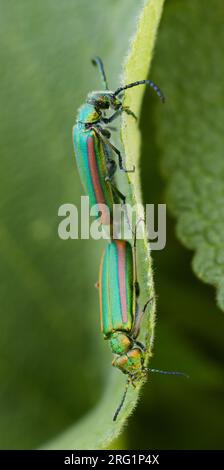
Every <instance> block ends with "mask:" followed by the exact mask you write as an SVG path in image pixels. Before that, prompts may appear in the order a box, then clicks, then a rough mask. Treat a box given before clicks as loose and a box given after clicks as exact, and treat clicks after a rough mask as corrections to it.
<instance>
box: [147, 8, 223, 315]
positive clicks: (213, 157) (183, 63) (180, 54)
mask: <svg viewBox="0 0 224 470" xmlns="http://www.w3.org/2000/svg"><path fill="white" fill-rule="evenodd" d="M202 18H203V21H202ZM223 19H224V9H223V2H222V1H221V0H211V1H210V2H202V1H201V0H195V1H194V2H188V1H186V0H181V1H179V0H174V1H172V2H170V3H169V4H168V5H167V9H166V15H165V17H164V21H163V24H162V27H161V33H160V36H159V41H158V49H157V54H156V58H155V64H154V69H153V71H154V73H155V74H156V75H159V77H160V81H161V83H162V86H163V87H164V89H165V94H166V98H167V101H166V106H165V108H166V109H165V112H164V111H163V110H162V112H161V109H160V107H159V106H157V110H156V113H155V121H156V123H157V124H156V141H157V147H158V152H159V153H160V154H161V156H162V164H161V168H162V173H163V175H164V178H165V179H166V181H167V203H168V207H169V208H170V210H171V211H172V213H173V214H174V216H175V217H176V218H177V221H178V222H177V235H178V237H179V239H180V240H181V241H182V243H183V244H184V245H185V246H186V247H188V248H190V249H191V250H194V252H195V255H194V258H193V270H194V272H195V273H196V275H197V276H198V277H199V278H200V279H201V280H202V281H204V282H206V283H210V284H212V285H214V286H215V287H216V289H217V302H218V305H219V306H220V308H221V309H224V282H223V279H224V255H223V246H224V206H223V200H224V184H223V178H224V159H223V129H222V127H223V126H222V123H223V121H224V95H223V72H224V68H223V54H222V47H221V44H223V42H224V30H223V27H222V25H223Z"/></svg>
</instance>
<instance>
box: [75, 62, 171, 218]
mask: <svg viewBox="0 0 224 470" xmlns="http://www.w3.org/2000/svg"><path fill="white" fill-rule="evenodd" d="M92 62H93V64H94V65H97V66H98V68H99V71H100V74H101V77H102V80H103V84H104V86H105V90H104V91H93V92H91V93H89V94H88V96H87V100H86V103H85V104H84V105H82V106H81V107H80V109H79V111H78V116H77V120H76V124H75V125H74V127H73V142H74V150H75V157H76V162H77V166H78V170H79V174H80V178H81V181H82V184H83V186H84V189H85V191H86V193H87V194H88V196H89V198H90V206H91V207H92V206H93V205H95V204H104V205H107V207H108V208H109V211H110V214H111V215H112V211H113V204H114V203H118V202H119V201H123V202H125V196H124V195H123V194H122V193H121V192H120V191H119V190H118V189H117V187H116V186H115V184H114V181H113V177H114V173H115V171H116V167H117V165H116V162H115V161H114V156H115V154H116V155H117V157H118V163H119V167H120V169H121V170H122V171H124V172H129V171H131V172H132V171H134V167H133V168H131V169H129V170H127V169H126V168H125V167H124V164H123V159H122V155H121V153H120V151H119V150H118V149H117V148H116V147H115V146H114V145H113V144H112V143H111V141H110V137H111V133H110V131H109V129H108V125H109V124H110V123H111V122H112V121H114V120H115V119H116V118H117V117H118V116H119V115H120V114H121V113H122V112H126V113H127V114H130V115H132V116H134V117H135V115H134V113H133V112H132V111H131V110H130V109H129V108H128V107H126V106H123V104H122V99H120V98H119V95H121V94H122V93H123V92H124V90H126V89H128V88H132V87H135V86H139V85H143V84H146V85H149V86H150V87H152V88H153V89H154V90H155V91H156V93H157V95H158V96H159V97H160V99H161V100H162V101H164V96H163V94H162V92H161V91H160V89H159V88H158V87H157V85H155V83H153V82H152V81H151V80H139V81H137V82H134V83H130V84H128V85H124V86H120V87H119V88H117V90H116V91H115V92H113V91H110V90H109V89H108V84H107V79H106V75H105V72H104V68H103V64H102V61H101V60H100V58H99V57H96V58H95V59H93V61H92ZM109 110H114V111H115V112H114V113H113V114H112V115H111V116H110V117H106V115H105V114H106V111H109ZM101 222H102V223H106V224H107V223H108V220H107V217H106V216H105V217H104V216H103V214H102V217H101Z"/></svg>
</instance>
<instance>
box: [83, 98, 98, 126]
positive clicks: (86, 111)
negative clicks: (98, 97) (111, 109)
mask: <svg viewBox="0 0 224 470" xmlns="http://www.w3.org/2000/svg"><path fill="white" fill-rule="evenodd" d="M101 117H102V113H101V111H100V109H96V108H95V106H94V105H93V104H90V103H86V104H83V105H82V106H81V108H79V111H78V117H77V122H81V123H83V124H95V123H97V122H99V121H100V119H101Z"/></svg>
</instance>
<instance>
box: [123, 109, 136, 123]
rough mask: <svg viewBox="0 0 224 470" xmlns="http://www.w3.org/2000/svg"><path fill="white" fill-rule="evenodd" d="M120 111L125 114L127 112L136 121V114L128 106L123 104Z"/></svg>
mask: <svg viewBox="0 0 224 470" xmlns="http://www.w3.org/2000/svg"><path fill="white" fill-rule="evenodd" d="M122 111H124V112H125V113H126V114H129V116H132V117H133V118H134V119H135V120H136V121H137V120H138V118H137V116H136V115H135V113H134V112H133V111H132V110H131V109H130V108H129V106H123V107H122Z"/></svg>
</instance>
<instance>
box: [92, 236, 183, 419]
mask: <svg viewBox="0 0 224 470" xmlns="http://www.w3.org/2000/svg"><path fill="white" fill-rule="evenodd" d="M97 287H98V288H99V298H100V319H101V331H102V333H103V335H104V339H106V340H108V341H109V343H110V347H111V350H112V353H113V354H114V357H113V361H112V365H113V366H114V367H117V368H118V369H120V370H121V371H122V372H123V373H124V374H125V375H127V382H126V387H125V391H124V394H123V397H122V400H121V402H120V404H119V406H118V408H117V410H116V412H115V414H114V417H113V421H116V419H117V417H118V415H119V413H120V410H121V408H122V406H123V404H124V401H125V398H126V395H127V391H128V387H129V385H130V384H132V385H133V387H136V385H137V384H138V383H139V382H141V380H142V379H145V378H146V375H147V374H148V372H149V371H151V372H159V373H161V374H172V375H183V376H186V374H184V373H182V372H176V371H171V372H169V371H161V370H158V369H148V368H147V367H146V366H145V358H146V347H145V345H144V344H142V343H141V342H140V341H138V339H137V338H138V335H139V332H140V328H141V323H142V320H143V317H144V313H145V311H146V308H147V306H148V305H149V303H150V302H152V301H153V298H149V299H148V300H147V302H146V303H145V305H144V307H143V309H142V310H141V309H140V308H139V304H138V297H139V294H140V289H139V283H138V280H137V270H136V230H135V235H134V243H133V248H132V245H131V244H130V243H129V242H128V241H126V240H111V242H110V243H109V244H108V245H107V247H106V249H105V251H104V253H103V255H102V259H101V264H100V272H99V282H98V285H97Z"/></svg>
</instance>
